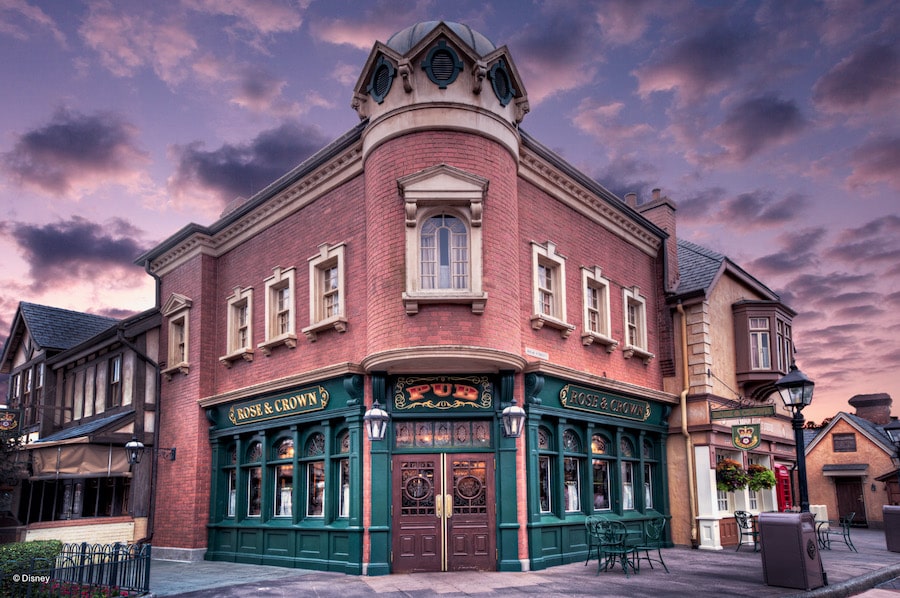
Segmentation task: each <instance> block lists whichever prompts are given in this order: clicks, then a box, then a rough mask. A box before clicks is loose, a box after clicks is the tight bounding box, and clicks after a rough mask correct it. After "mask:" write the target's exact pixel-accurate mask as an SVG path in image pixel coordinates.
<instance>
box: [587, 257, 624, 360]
mask: <svg viewBox="0 0 900 598" xmlns="http://www.w3.org/2000/svg"><path fill="white" fill-rule="evenodd" d="M581 281H582V288H583V292H584V334H582V340H583V341H584V344H586V345H587V344H591V343H593V342H594V341H595V340H597V341H599V342H601V343H603V344H606V345H607V346H612V347H613V348H615V345H616V344H617V343H616V342H615V341H613V340H612V338H611V337H612V334H611V333H610V326H609V281H608V280H607V279H605V278H603V276H602V275H601V273H600V268H599V267H598V266H595V267H594V268H591V269H588V268H582V269H581Z"/></svg>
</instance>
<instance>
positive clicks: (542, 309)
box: [531, 241, 574, 337]
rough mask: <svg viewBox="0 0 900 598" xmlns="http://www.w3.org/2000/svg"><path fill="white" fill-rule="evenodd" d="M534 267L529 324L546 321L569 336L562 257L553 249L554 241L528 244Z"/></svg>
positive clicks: (537, 326)
mask: <svg viewBox="0 0 900 598" xmlns="http://www.w3.org/2000/svg"><path fill="white" fill-rule="evenodd" d="M531 257H532V268H533V292H534V314H533V315H532V316H531V326H532V328H535V329H539V328H543V327H544V326H545V325H547V326H550V327H551V328H557V329H559V330H561V331H562V335H563V337H568V336H569V334H570V333H571V331H572V329H573V328H574V326H573V325H572V324H569V323H567V322H566V292H565V289H566V285H565V280H566V270H565V258H564V257H562V256H561V255H559V254H558V253H556V245H554V244H553V243H552V242H550V241H547V243H546V244H545V245H538V244H536V243H532V244H531Z"/></svg>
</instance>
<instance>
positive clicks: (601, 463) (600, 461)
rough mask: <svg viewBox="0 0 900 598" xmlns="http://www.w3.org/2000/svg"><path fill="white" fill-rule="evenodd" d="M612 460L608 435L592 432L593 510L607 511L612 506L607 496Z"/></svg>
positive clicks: (613, 452)
mask: <svg viewBox="0 0 900 598" xmlns="http://www.w3.org/2000/svg"><path fill="white" fill-rule="evenodd" d="M614 460H615V451H613V450H612V443H610V441H609V437H607V436H606V435H604V434H594V435H593V436H592V437H591V465H592V469H593V472H592V473H593V476H592V477H593V489H594V510H595V511H608V510H610V509H611V508H612V501H611V500H610V496H609V464H610V461H613V462H614Z"/></svg>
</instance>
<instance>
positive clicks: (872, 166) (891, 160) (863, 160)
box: [847, 86, 900, 191]
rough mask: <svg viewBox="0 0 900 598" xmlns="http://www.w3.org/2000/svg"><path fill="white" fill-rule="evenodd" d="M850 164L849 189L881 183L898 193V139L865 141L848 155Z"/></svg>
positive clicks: (899, 180)
mask: <svg viewBox="0 0 900 598" xmlns="http://www.w3.org/2000/svg"><path fill="white" fill-rule="evenodd" d="M898 87H900V86H898ZM850 164H851V165H852V166H853V172H852V173H851V174H850V176H849V177H847V185H848V186H849V187H850V188H851V189H859V188H864V187H868V186H871V185H873V184H875V183H879V182H883V183H886V184H888V185H890V186H891V187H893V188H894V189H896V190H897V191H900V137H897V136H895V137H876V138H874V139H870V140H868V141H866V142H865V143H863V144H862V145H861V146H859V147H857V148H856V149H854V150H853V153H852V154H850Z"/></svg>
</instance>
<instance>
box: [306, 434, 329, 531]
mask: <svg viewBox="0 0 900 598" xmlns="http://www.w3.org/2000/svg"><path fill="white" fill-rule="evenodd" d="M304 457H305V459H304V461H305V463H304V467H305V469H306V515H307V516H308V517H324V516H325V460H324V457H325V435H324V434H322V433H321V432H316V433H314V434H312V435H310V437H309V439H308V440H307V441H306V449H305V450H304Z"/></svg>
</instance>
